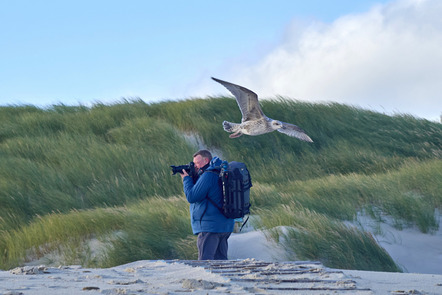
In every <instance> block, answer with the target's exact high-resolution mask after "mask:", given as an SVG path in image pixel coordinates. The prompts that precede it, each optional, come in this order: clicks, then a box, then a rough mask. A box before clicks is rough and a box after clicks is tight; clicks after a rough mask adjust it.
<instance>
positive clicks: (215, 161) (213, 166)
mask: <svg viewBox="0 0 442 295" xmlns="http://www.w3.org/2000/svg"><path fill="white" fill-rule="evenodd" d="M222 163H223V161H222V160H221V159H220V158H218V157H213V158H212V161H210V165H209V167H208V168H207V170H219V169H220V167H221V164H222Z"/></svg>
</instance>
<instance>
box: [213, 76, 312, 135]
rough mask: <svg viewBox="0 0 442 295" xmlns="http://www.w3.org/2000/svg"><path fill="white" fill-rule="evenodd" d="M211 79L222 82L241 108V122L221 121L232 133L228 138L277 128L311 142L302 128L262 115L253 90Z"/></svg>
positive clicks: (225, 128)
mask: <svg viewBox="0 0 442 295" xmlns="http://www.w3.org/2000/svg"><path fill="white" fill-rule="evenodd" d="M212 79H213V80H215V81H216V82H218V83H220V84H222V85H223V86H224V87H226V88H227V90H229V91H230V92H231V93H232V94H233V95H234V96H235V97H236V102H237V103H238V106H239V109H240V110H241V114H242V120H241V124H237V123H231V122H227V121H224V122H223V128H224V130H225V131H227V132H230V133H232V134H230V135H229V137H230V138H235V137H240V136H241V135H243V134H247V135H260V134H265V133H269V132H272V131H275V130H278V131H279V132H281V133H284V134H287V135H288V136H293V137H296V138H298V139H300V140H303V141H307V142H313V140H312V139H311V138H310V137H309V136H308V135H307V134H306V133H305V131H304V130H302V128H300V127H298V126H296V125H293V124H289V123H285V122H281V121H278V120H274V119H271V118H269V117H267V116H266V115H264V113H263V112H262V110H261V107H260V105H259V102H258V95H257V94H256V93H254V92H253V91H251V90H249V89H247V88H245V87H242V86H239V85H236V84H232V83H229V82H226V81H223V80H220V79H216V78H213V77H212Z"/></svg>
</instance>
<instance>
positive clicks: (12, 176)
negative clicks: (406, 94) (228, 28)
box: [0, 97, 442, 271]
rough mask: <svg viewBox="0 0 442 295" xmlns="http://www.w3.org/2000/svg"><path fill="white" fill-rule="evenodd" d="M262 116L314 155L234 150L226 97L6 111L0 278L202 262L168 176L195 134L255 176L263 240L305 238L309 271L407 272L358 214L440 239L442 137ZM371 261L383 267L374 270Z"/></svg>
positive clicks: (285, 103) (257, 146)
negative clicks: (301, 133)
mask: <svg viewBox="0 0 442 295" xmlns="http://www.w3.org/2000/svg"><path fill="white" fill-rule="evenodd" d="M262 104H263V108H264V109H265V111H266V114H267V115H268V116H269V117H275V118H278V119H281V120H283V121H286V122H291V123H294V124H296V125H299V126H301V127H302V128H303V129H305V130H306V131H307V133H308V134H309V135H310V137H311V138H312V139H313V140H314V143H312V144H310V143H305V142H302V141H299V140H297V139H294V138H291V137H288V136H285V135H283V134H280V133H278V132H273V133H270V134H265V135H261V136H257V137H251V136H242V137H240V138H237V139H230V138H229V137H228V134H227V133H226V132H225V131H223V129H222V121H223V120H229V121H232V122H239V121H240V119H241V118H240V116H241V114H240V112H239V110H238V107H237V105H236V102H235V100H234V99H232V98H225V97H220V98H214V97H212V98H207V99H189V100H185V101H179V102H173V101H169V102H162V103H156V104H146V103H144V102H142V101H141V100H135V101H122V102H120V103H117V104H114V105H103V104H97V105H94V106H92V107H85V106H66V105H54V106H52V107H49V108H46V109H42V108H37V107H34V106H8V107H0V209H1V210H0V232H1V235H2V237H4V238H3V239H2V240H0V253H2V256H1V257H0V261H1V262H0V268H2V269H6V268H10V267H13V266H17V265H22V264H23V263H26V261H27V260H29V259H37V258H40V257H43V256H45V255H48V254H50V253H58V254H59V255H60V256H61V257H62V258H63V259H62V260H63V262H65V263H80V264H84V265H89V266H112V265H116V264H121V263H126V262H130V261H133V260H138V259H169V258H170V259H172V258H182V259H195V254H196V249H195V238H194V237H193V236H192V235H191V233H190V225H189V220H188V219H189V218H188V212H187V210H188V209H187V208H188V205H187V203H186V202H185V199H184V196H183V195H182V184H181V178H180V177H178V176H171V175H170V174H171V173H170V168H169V165H177V164H186V163H188V162H189V161H191V160H192V154H193V153H194V152H195V151H196V150H197V149H198V147H197V146H195V145H194V144H193V143H192V142H189V141H188V140H187V139H186V137H185V136H184V134H192V133H193V134H196V135H198V136H199V137H200V138H201V139H202V140H203V142H204V143H205V144H206V145H207V146H208V147H209V148H211V149H214V150H217V151H221V153H222V156H223V158H224V159H226V160H229V161H232V160H236V161H243V162H245V163H247V165H248V167H249V170H250V172H251V175H252V178H253V183H254V186H253V188H252V201H253V208H252V209H253V213H254V214H258V215H260V217H261V218H262V219H263V220H264V221H263V224H264V225H263V226H264V227H266V228H273V227H275V226H279V225H284V226H287V227H290V228H294V229H296V230H293V231H292V232H291V233H290V237H291V238H290V239H289V240H290V241H293V243H291V244H289V245H287V247H289V248H290V249H291V251H293V252H294V253H296V255H298V256H300V257H301V256H302V257H305V258H308V259H318V260H321V261H323V263H325V264H326V265H327V266H331V267H344V268H357V269H373V270H390V271H394V270H397V269H398V268H397V266H396V265H395V264H394V262H392V261H391V259H390V258H389V257H388V255H385V253H384V251H383V250H382V249H380V248H379V247H378V246H377V245H376V243H375V242H374V241H373V240H372V239H371V238H370V236H369V235H368V234H367V233H364V232H360V231H358V230H356V229H351V228H348V227H346V226H344V225H343V221H347V220H353V219H354V218H355V216H356V214H358V213H360V212H368V213H369V214H371V215H372V217H373V218H375V219H377V220H381V221H382V220H384V219H385V218H387V219H388V220H390V219H391V220H393V222H394V225H395V226H396V227H397V228H405V227H410V226H412V227H417V228H419V229H420V230H421V231H422V232H428V233H431V232H433V231H435V230H437V226H438V222H437V220H436V219H437V217H436V215H435V211H436V210H438V209H440V207H441V202H442V200H441V199H442V187H441V186H442V160H441V158H442V127H441V124H438V123H435V122H430V121H427V120H421V119H417V118H414V117H412V116H408V115H399V116H386V115H383V114H379V113H376V112H372V111H367V110H362V109H358V108H355V107H351V106H346V105H341V104H336V103H329V104H313V103H306V102H300V101H291V100H288V99H284V98H278V99H275V100H273V101H272V100H268V101H263V102H262ZM219 156H220V155H219ZM177 196H179V197H178V199H177V198H176V197H177ZM287 208H290V210H293V214H292V215H295V217H296V216H297V215H299V216H298V219H294V216H292V215H290V214H288V213H287V212H286V211H287ZM269 216H270V219H276V217H281V218H282V217H284V218H285V220H282V219H281V218H280V219H281V220H279V221H278V223H271V222H268V221H266V219H267V218H269ZM308 219H312V220H311V221H309V222H307V221H308ZM66 229H68V230H66ZM327 232H330V233H333V234H330V235H324V238H322V239H320V238H319V236H320V235H323V234H324V233H327ZM319 233H321V234H319ZM276 236H277V235H275V237H276ZM93 237H95V238H98V239H101V240H103V242H104V244H105V245H107V246H108V247H107V248H106V251H104V252H103V253H102V256H99V257H98V256H94V253H92V252H93V251H92V250H91V249H88V244H87V241H89V240H90V239H91V238H93ZM287 237H289V236H287ZM294 237H296V238H294ZM327 249H328V250H327ZM360 249H364V250H363V251H362V250H360ZM345 251H347V252H350V253H352V257H351V256H349V257H343V256H344V255H343V254H342V253H345ZM360 251H362V252H361V253H362V254H361V253H359V252H360ZM367 253H368V254H369V255H372V256H373V257H376V258H374V259H373V260H372V262H369V261H366V260H364V259H363V257H362V256H364V255H368V254H367ZM347 258H348V259H347Z"/></svg>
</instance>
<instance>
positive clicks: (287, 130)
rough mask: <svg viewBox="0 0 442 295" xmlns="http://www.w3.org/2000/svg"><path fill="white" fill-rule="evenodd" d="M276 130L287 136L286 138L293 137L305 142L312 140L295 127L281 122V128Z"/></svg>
mask: <svg viewBox="0 0 442 295" xmlns="http://www.w3.org/2000/svg"><path fill="white" fill-rule="evenodd" d="M277 130H278V131H279V132H281V133H284V134H287V135H288V136H293V137H296V138H298V139H300V140H303V141H307V142H313V140H312V139H311V138H310V137H309V136H308V135H307V134H306V133H305V131H304V130H303V129H302V128H300V127H298V126H296V125H293V124H290V123H285V122H282V127H281V128H279V129H277Z"/></svg>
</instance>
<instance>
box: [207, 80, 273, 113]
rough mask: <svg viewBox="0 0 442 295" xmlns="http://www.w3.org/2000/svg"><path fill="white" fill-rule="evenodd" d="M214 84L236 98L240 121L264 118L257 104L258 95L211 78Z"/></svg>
mask: <svg viewBox="0 0 442 295" xmlns="http://www.w3.org/2000/svg"><path fill="white" fill-rule="evenodd" d="M212 79H213V80H215V81H216V82H218V83H220V84H222V85H223V86H224V87H226V88H227V90H229V91H230V92H231V93H232V94H233V95H234V96H235V98H236V102H237V103H238V106H239V109H240V110H241V114H242V121H243V122H244V121H248V120H256V119H260V118H262V117H264V116H265V115H264V113H263V111H262V109H261V107H260V105H259V102H258V95H257V94H256V93H255V92H253V91H251V90H249V89H247V88H245V87H242V86H239V85H236V84H233V83H230V82H226V81H223V80H220V79H216V78H213V77H212Z"/></svg>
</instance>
